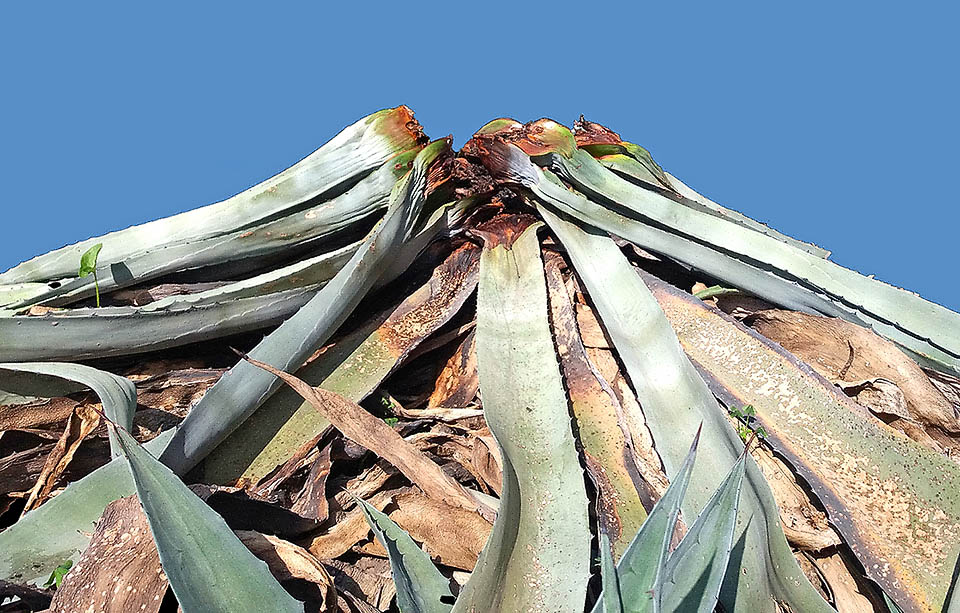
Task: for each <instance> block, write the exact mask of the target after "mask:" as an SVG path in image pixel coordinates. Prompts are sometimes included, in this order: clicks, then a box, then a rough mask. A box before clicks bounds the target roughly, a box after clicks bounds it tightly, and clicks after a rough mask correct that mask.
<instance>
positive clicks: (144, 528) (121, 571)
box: [50, 496, 168, 613]
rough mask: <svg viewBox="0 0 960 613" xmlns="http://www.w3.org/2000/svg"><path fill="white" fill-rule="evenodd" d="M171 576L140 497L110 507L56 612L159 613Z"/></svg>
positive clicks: (59, 594) (68, 579) (56, 601)
mask: <svg viewBox="0 0 960 613" xmlns="http://www.w3.org/2000/svg"><path fill="white" fill-rule="evenodd" d="M167 585H168V584H167V577H166V575H165V574H164V573H163V569H162V568H161V566H160V556H159V554H158V553H157V547H156V545H155V544H154V542H153V536H152V535H151V533H150V526H149V524H148V523H147V516H146V515H144V513H143V510H142V509H141V508H140V501H139V500H137V497H136V496H128V497H126V498H121V499H120V500H116V501H114V502H111V503H110V504H109V505H107V508H106V509H104V511H103V515H102V516H101V517H100V520H99V521H98V522H97V527H96V529H95V530H94V533H93V537H92V538H91V539H90V545H89V546H88V547H87V549H86V550H85V551H84V552H83V554H82V555H81V556H80V559H79V560H78V561H77V563H76V564H75V565H74V566H73V568H71V569H70V572H68V573H67V575H66V577H64V580H63V584H62V585H61V586H60V589H58V590H57V593H56V596H54V598H53V603H52V604H51V607H50V610H51V612H52V613H58V612H62V613H74V612H76V611H98V612H100V611H102V612H104V613H113V612H116V613H126V612H127V611H145V612H146V613H155V612H156V611H159V609H160V604H161V602H162V601H163V595H164V594H165V593H166V591H167Z"/></svg>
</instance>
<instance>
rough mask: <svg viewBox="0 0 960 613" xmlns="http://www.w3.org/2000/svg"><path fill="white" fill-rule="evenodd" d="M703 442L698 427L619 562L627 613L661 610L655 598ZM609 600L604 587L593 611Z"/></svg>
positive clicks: (595, 612) (622, 594) (646, 612)
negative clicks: (678, 464)
mask: <svg viewBox="0 0 960 613" xmlns="http://www.w3.org/2000/svg"><path fill="white" fill-rule="evenodd" d="M699 443H700V431H699V430H698V431H697V435H696V436H695V437H694V439H693V443H692V444H691V445H690V451H688V452H687V457H686V458H685V459H684V460H683V464H682V465H681V466H680V470H679V471H678V472H677V474H676V476H675V477H674V478H673V479H672V480H671V481H670V487H668V488H667V491H665V492H664V493H663V496H662V497H661V498H660V500H658V501H657V503H656V504H655V505H654V506H653V509H652V510H651V511H650V515H649V516H647V521H645V522H644V523H643V526H642V527H641V528H640V532H638V533H637V535H636V536H634V537H633V540H632V541H631V542H630V546H629V547H628V548H627V550H626V551H625V552H624V554H623V557H621V558H620V562H619V563H618V564H617V577H618V580H619V595H618V598H620V599H622V600H623V601H624V602H625V603H627V604H626V606H625V607H624V613H649V612H651V611H659V610H660V607H659V600H657V599H654V595H655V594H657V593H659V590H657V589H656V585H657V582H658V580H659V579H660V577H661V575H662V573H663V570H662V569H663V567H664V564H665V563H666V561H667V553H668V551H669V549H670V539H671V538H672V537H673V531H674V528H675V527H676V524H677V517H678V516H679V515H680V504H681V502H682V501H683V497H684V495H685V494H686V492H687V485H688V484H689V483H690V475H691V474H692V473H693V464H694V461H695V459H696V457H697V446H698V445H699ZM606 599H607V593H606V587H604V591H603V592H602V593H601V594H600V599H599V600H598V601H597V604H596V606H595V607H594V608H593V613H601V612H602V609H601V608H600V607H601V605H602V606H604V607H606V606H607V602H606Z"/></svg>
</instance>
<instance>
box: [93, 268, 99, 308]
mask: <svg viewBox="0 0 960 613" xmlns="http://www.w3.org/2000/svg"><path fill="white" fill-rule="evenodd" d="M93 287H94V288H95V289H96V292H97V308H98V309H99V308H100V280H99V279H97V271H96V270H94V271H93Z"/></svg>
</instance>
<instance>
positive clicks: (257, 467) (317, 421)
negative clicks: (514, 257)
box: [203, 245, 479, 484]
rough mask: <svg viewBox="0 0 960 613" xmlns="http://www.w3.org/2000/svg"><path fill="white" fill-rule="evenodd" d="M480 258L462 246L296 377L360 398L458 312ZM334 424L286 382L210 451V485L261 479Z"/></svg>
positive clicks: (472, 283) (206, 465)
mask: <svg viewBox="0 0 960 613" xmlns="http://www.w3.org/2000/svg"><path fill="white" fill-rule="evenodd" d="M478 262H479V250H478V249H476V248H474V247H472V246H470V245H465V246H462V247H460V248H458V249H456V250H455V251H454V252H453V253H452V254H451V255H449V256H448V257H447V258H446V260H445V261H444V262H443V263H442V264H441V265H439V266H438V267H437V268H435V269H434V272H433V274H431V276H430V278H429V279H428V280H427V282H426V283H424V284H423V285H421V286H420V287H419V288H418V289H417V290H415V291H414V292H412V293H411V294H409V295H408V296H407V297H406V298H404V299H403V300H402V301H401V302H400V304H398V305H395V307H391V308H390V309H388V311H386V312H384V313H381V314H380V315H378V316H377V317H373V318H371V319H370V320H368V321H366V322H364V323H362V324H360V325H358V326H356V327H355V328H353V329H352V330H351V331H350V332H349V333H348V334H346V335H345V336H343V337H341V338H339V339H338V340H337V342H336V343H334V344H333V345H331V346H328V347H327V348H326V349H325V350H324V351H323V353H321V354H320V355H319V356H318V357H317V359H315V360H314V361H312V362H310V363H309V364H307V365H306V366H304V367H303V368H301V369H300V370H299V371H298V372H297V373H296V374H297V377H298V378H300V379H302V380H304V381H306V382H307V383H308V384H310V385H311V386H313V387H322V388H323V389H325V390H329V391H332V392H336V393H337V394H340V395H341V396H344V397H346V398H348V399H350V400H352V401H354V402H360V401H361V400H363V399H364V398H366V397H367V396H368V395H369V394H371V393H372V392H373V391H374V390H375V389H376V388H377V386H378V385H380V383H381V382H382V381H383V380H384V379H385V378H386V377H387V376H388V375H389V374H390V373H391V372H393V370H394V369H395V368H396V367H397V365H398V364H399V363H400V362H401V361H402V360H403V359H404V358H405V357H406V356H407V355H408V354H409V353H410V351H412V350H413V349H414V348H415V347H417V345H419V344H420V342H421V341H423V340H425V339H426V338H428V337H429V336H430V335H431V334H433V333H434V332H436V331H437V329H439V328H440V326H442V325H444V324H446V323H447V322H448V321H449V320H450V318H451V317H453V315H454V314H456V313H457V312H458V311H459V309H460V308H461V307H462V306H463V304H464V302H466V300H467V298H468V297H469V296H470V295H471V294H472V293H473V289H474V288H475V287H476V283H477V274H478V273H477V271H478V269H479V265H478ZM329 425H330V422H329V421H328V420H327V418H326V417H324V415H323V414H322V413H321V412H320V411H318V410H317V409H316V408H315V407H313V406H312V405H311V404H310V403H309V402H304V401H303V399H302V398H300V396H299V394H297V393H296V392H294V391H293V390H292V389H290V388H289V387H284V388H282V389H280V390H278V391H277V392H276V393H275V394H273V395H272V396H270V398H268V399H267V400H266V402H264V403H263V405H262V406H261V407H260V408H259V409H257V411H256V412H255V413H254V414H253V415H251V416H250V417H249V418H248V419H247V420H246V421H245V422H244V423H243V425H241V426H240V427H239V428H237V429H236V430H235V431H234V432H233V433H232V434H231V435H230V436H229V437H228V438H227V439H226V440H224V441H223V442H222V443H221V444H220V445H218V446H217V448H216V449H215V450H213V452H211V454H210V455H209V456H208V457H207V458H206V460H205V461H204V464H203V466H204V474H205V475H206V478H207V479H208V482H210V483H224V484H228V483H235V482H236V481H237V480H238V479H244V480H246V481H248V482H251V483H258V482H259V481H260V480H261V479H262V478H263V477H265V476H266V475H267V473H269V472H271V471H272V470H273V469H274V468H276V467H277V466H278V465H280V464H282V463H283V462H285V461H286V460H287V458H289V457H290V456H291V455H292V454H293V452H294V451H295V450H296V449H297V448H299V447H300V445H302V444H304V443H306V442H307V441H309V440H311V439H312V438H314V437H315V436H316V435H318V434H320V433H321V432H323V430H324V429H326V427H327V426H329Z"/></svg>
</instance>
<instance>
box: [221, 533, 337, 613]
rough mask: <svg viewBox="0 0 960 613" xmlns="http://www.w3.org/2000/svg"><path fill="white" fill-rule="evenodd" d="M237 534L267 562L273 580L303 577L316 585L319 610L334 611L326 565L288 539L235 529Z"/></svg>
mask: <svg viewBox="0 0 960 613" xmlns="http://www.w3.org/2000/svg"><path fill="white" fill-rule="evenodd" d="M236 534H237V537H238V538H239V539H240V542H241V543H243V544H244V545H246V547H247V549H249V550H250V552H251V553H252V554H253V555H255V556H257V557H258V558H260V559H261V560H263V561H264V562H266V563H267V567H269V568H270V572H271V573H272V574H273V576H274V577H275V578H276V579H277V581H289V580H290V579H303V580H304V581H309V582H310V583H314V584H316V585H317V586H318V587H319V588H320V595H321V600H320V602H319V603H316V604H317V605H318V607H319V610H320V611H335V610H336V605H335V604H334V603H335V602H336V594H335V590H334V587H333V579H331V578H330V575H329V573H327V569H326V568H324V566H323V564H321V563H320V560H318V559H317V558H316V557H314V555H313V554H311V553H310V552H309V551H307V550H306V549H304V548H303V547H300V546H298V545H294V544H293V543H290V542H288V541H285V540H283V539H280V538H277V537H275V536H270V535H267V534H260V533H259V532H255V531H252V530H242V531H238V532H237V533H236Z"/></svg>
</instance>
